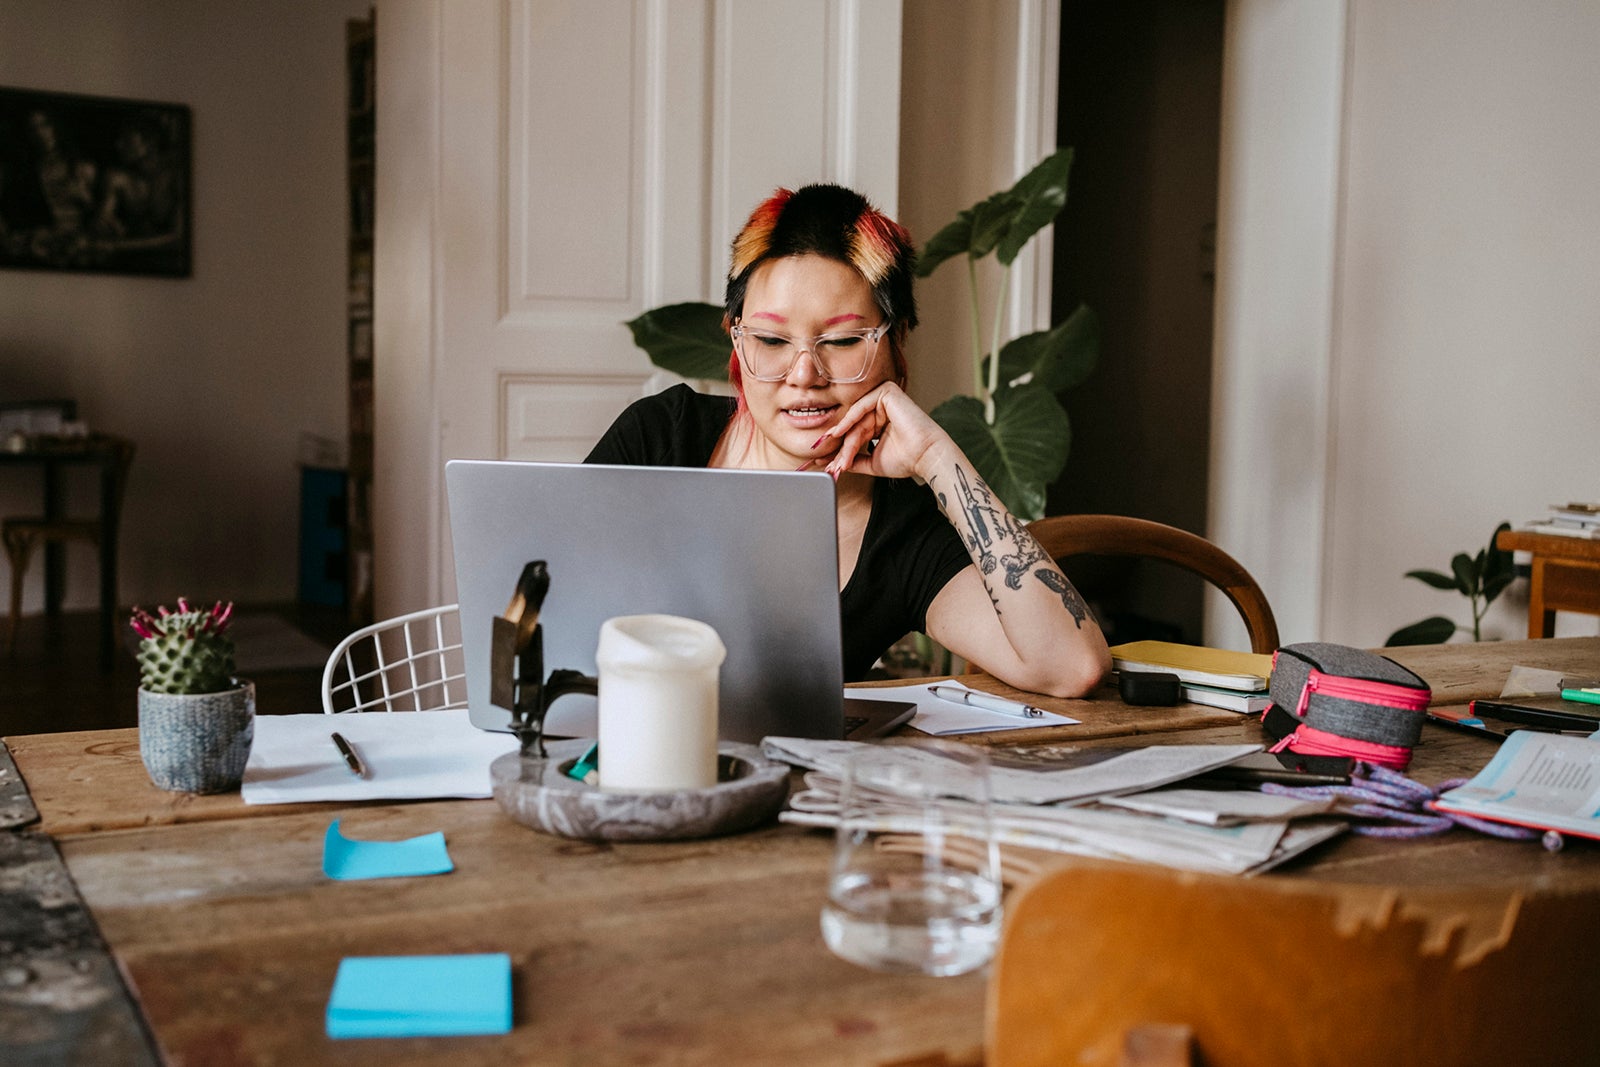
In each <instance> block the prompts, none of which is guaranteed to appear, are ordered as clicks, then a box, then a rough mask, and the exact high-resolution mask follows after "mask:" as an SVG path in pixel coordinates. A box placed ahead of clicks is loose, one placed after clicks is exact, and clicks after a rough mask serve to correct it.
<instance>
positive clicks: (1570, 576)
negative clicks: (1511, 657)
mask: <svg viewBox="0 0 1600 1067" xmlns="http://www.w3.org/2000/svg"><path fill="white" fill-rule="evenodd" d="M1495 544H1496V545H1497V546H1499V547H1500V548H1503V549H1505V550H1506V551H1508V552H1515V551H1522V552H1529V553H1531V554H1532V555H1533V563H1532V568H1531V569H1532V574H1531V576H1530V579H1531V584H1530V587H1529V590H1528V636H1529V637H1554V636H1555V631H1556V612H1558V611H1577V612H1582V613H1583V614H1585V615H1600V541H1595V540H1590V539H1588V538H1584V537H1563V536H1561V535H1560V534H1543V533H1534V532H1533V531H1531V530H1503V531H1501V533H1500V536H1499V537H1497V538H1495Z"/></svg>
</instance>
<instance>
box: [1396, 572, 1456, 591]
mask: <svg viewBox="0 0 1600 1067" xmlns="http://www.w3.org/2000/svg"><path fill="white" fill-rule="evenodd" d="M1406 577H1407V578H1415V579H1416V580H1417V581H1419V582H1425V583H1426V584H1428V585H1431V586H1433V587H1434V588H1435V589H1449V590H1451V591H1455V590H1456V588H1457V587H1456V580H1455V579H1454V578H1452V577H1450V576H1449V575H1448V574H1440V573H1439V572H1438V571H1406Z"/></svg>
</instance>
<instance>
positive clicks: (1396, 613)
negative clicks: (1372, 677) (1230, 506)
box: [1322, 0, 1600, 644]
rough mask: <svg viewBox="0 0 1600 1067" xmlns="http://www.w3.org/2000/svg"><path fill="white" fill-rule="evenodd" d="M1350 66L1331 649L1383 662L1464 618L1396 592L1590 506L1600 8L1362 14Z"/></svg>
mask: <svg viewBox="0 0 1600 1067" xmlns="http://www.w3.org/2000/svg"><path fill="white" fill-rule="evenodd" d="M1348 54H1349V68H1348V73H1347V78H1348V89H1347V95H1346V103H1345V123H1346V148H1345V160H1344V193H1343V208H1342V215H1343V218H1342V222H1341V226H1340V245H1341V250H1340V257H1339V272H1338V303H1337V312H1336V320H1335V333H1334V358H1335V362H1334V370H1335V373H1334V381H1333V397H1332V400H1333V403H1332V407H1331V414H1332V434H1331V442H1330V443H1331V449H1330V488H1331V493H1330V496H1329V504H1330V506H1329V516H1330V521H1329V524H1328V536H1327V555H1326V560H1325V564H1326V579H1325V580H1326V587H1327V596H1326V597H1325V600H1324V608H1323V618H1322V630H1323V633H1324V634H1325V635H1326V636H1328V637H1330V638H1332V639H1335V640H1340V641H1347V642H1351V643H1357V644H1372V643H1377V642H1381V641H1382V640H1383V638H1384V637H1385V636H1386V635H1387V634H1388V633H1389V631H1390V630H1391V629H1393V628H1394V627H1395V626H1398V625H1400V624H1403V623H1407V622H1411V621H1413V620H1415V619H1418V618H1421V617H1423V616H1424V615H1429V614H1434V613H1436V612H1444V613H1446V614H1450V615H1452V616H1454V617H1456V618H1457V619H1458V620H1461V621H1465V620H1466V619H1467V612H1466V610H1465V603H1466V602H1465V600H1464V599H1463V598H1461V597H1458V596H1454V595H1451V594H1447V593H1440V592H1435V591H1432V590H1429V589H1427V588H1425V587H1424V586H1422V585H1421V584H1420V583H1418V582H1415V581H1410V580H1404V579H1402V578H1401V575H1402V574H1404V572H1405V571H1407V570H1410V569H1412V568H1416V567H1431V568H1434V569H1446V568H1447V567H1448V565H1449V560H1450V557H1451V555H1452V554H1453V553H1455V552H1458V551H1461V550H1463V549H1471V550H1473V551H1476V550H1477V548H1478V547H1480V546H1481V545H1482V544H1483V543H1484V542H1485V541H1487V540H1488V537H1489V533H1490V531H1492V530H1493V528H1494V526H1495V524H1496V523H1498V522H1499V521H1501V520H1502V519H1509V520H1511V521H1512V522H1520V521H1523V520H1526V519H1529V518H1533V517H1536V516H1539V515H1542V514H1543V513H1544V509H1545V508H1546V507H1547V506H1548V505H1550V504H1551V503H1553V502H1558V501H1566V500H1573V499H1581V500H1596V499H1600V198H1597V196H1596V194H1595V175H1596V174H1600V63H1597V62H1596V60H1595V57H1596V56H1597V55H1600V5H1596V4H1594V3H1593V2H1592V0H1534V2H1528V3H1519V4H1502V3H1495V2H1492V0H1479V2H1475V3H1457V4H1448V5H1441V4H1427V3H1418V2H1411V3H1404V4H1395V3H1392V2H1386V0H1355V2H1353V3H1352V4H1351V19H1350V24H1349V53H1348ZM1496 607H1497V611H1496V613H1495V616H1494V618H1495V620H1496V625H1495V631H1496V633H1497V634H1499V635H1500V636H1506V637H1522V636H1523V635H1524V632H1525V630H1524V628H1525V626H1526V614H1525V606H1524V604H1515V605H1513V604H1507V605H1505V607H1504V609H1500V605H1497V606H1496ZM1559 621H1560V624H1561V629H1560V630H1559V631H1558V632H1559V633H1569V632H1570V633H1595V632H1597V628H1596V625H1595V623H1596V620H1594V619H1593V618H1589V617H1581V616H1563V617H1561V619H1560V620H1559Z"/></svg>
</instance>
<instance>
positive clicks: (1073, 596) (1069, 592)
mask: <svg viewBox="0 0 1600 1067" xmlns="http://www.w3.org/2000/svg"><path fill="white" fill-rule="evenodd" d="M1033 576H1034V577H1035V578H1037V579H1039V580H1040V581H1041V582H1043V583H1044V584H1045V586H1046V587H1048V588H1049V589H1050V591H1051V592H1053V593H1055V594H1056V595H1057V596H1059V597H1060V598H1061V606H1062V607H1064V608H1066V609H1067V611H1069V612H1071V613H1072V620H1073V621H1074V622H1076V623H1077V624H1078V629H1080V630H1081V629H1083V620H1085V619H1087V618H1088V617H1089V605H1087V604H1085V603H1084V602H1083V597H1081V596H1079V595H1078V591H1077V590H1076V589H1074V588H1073V587H1072V583H1071V582H1069V581H1067V579H1066V578H1065V577H1063V576H1062V575H1061V574H1059V573H1058V572H1056V571H1053V570H1050V569H1049V568H1047V567H1040V568H1039V569H1038V570H1036V571H1034V572H1033Z"/></svg>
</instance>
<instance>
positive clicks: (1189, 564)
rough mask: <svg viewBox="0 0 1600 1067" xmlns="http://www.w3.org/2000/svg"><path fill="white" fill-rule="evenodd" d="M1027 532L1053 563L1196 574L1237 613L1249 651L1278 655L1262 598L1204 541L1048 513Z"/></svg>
mask: <svg viewBox="0 0 1600 1067" xmlns="http://www.w3.org/2000/svg"><path fill="white" fill-rule="evenodd" d="M1028 530H1029V532H1030V533H1032V534H1033V536H1034V537H1035V538H1037V539H1038V541H1039V545H1040V547H1042V548H1043V549H1044V550H1045V551H1046V552H1048V553H1050V556H1051V558H1052V559H1057V560H1061V559H1066V558H1068V557H1070V556H1144V557H1149V558H1151V559H1159V560H1165V561H1166V562H1168V563H1172V564H1175V565H1177V566H1179V567H1182V568H1183V569H1184V570H1187V571H1190V572H1192V573H1194V574H1198V575H1199V576H1200V577H1202V578H1204V579H1205V580H1206V581H1208V582H1210V583H1211V584H1212V585H1214V586H1216V587H1217V588H1218V589H1220V590H1222V592H1223V593H1224V594H1226V595H1227V597H1228V599H1229V600H1230V601H1232V603H1233V606H1234V607H1236V608H1238V609H1239V614H1240V615H1241V616H1243V617H1244V625H1245V630H1246V631H1247V632H1248V633H1249V635H1250V650H1251V651H1252V652H1275V651H1277V648H1278V623H1277V621H1276V620H1275V619H1274V618H1273V617H1272V607H1271V606H1270V605H1269V604H1268V603H1267V597H1266V594H1265V593H1263V592H1262V591H1261V587H1260V586H1259V585H1257V584H1256V580H1255V579H1254V578H1252V577H1250V572H1249V571H1247V570H1245V569H1244V567H1243V566H1241V565H1240V563H1239V562H1238V561H1237V560H1235V559H1234V558H1233V557H1232V556H1230V555H1228V554H1227V553H1226V552H1224V551H1222V549H1220V548H1218V547H1217V546H1216V545H1214V544H1212V543H1211V542H1210V541H1207V540H1206V539H1205V538H1203V537H1200V536H1198V535H1196V534H1192V533H1189V532H1188V531H1187V530H1180V529H1178V528H1177V527H1176V526H1168V525H1166V524H1164V523H1159V522H1151V521H1150V520H1149V519H1134V518H1129V517H1127V516H1125V515H1052V516H1048V517H1046V518H1043V519H1039V520H1037V521H1035V522H1030V523H1029V524H1028Z"/></svg>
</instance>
